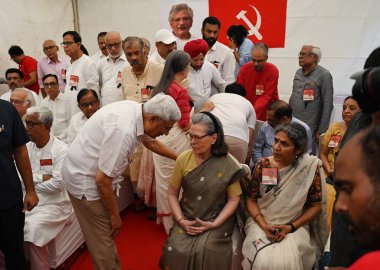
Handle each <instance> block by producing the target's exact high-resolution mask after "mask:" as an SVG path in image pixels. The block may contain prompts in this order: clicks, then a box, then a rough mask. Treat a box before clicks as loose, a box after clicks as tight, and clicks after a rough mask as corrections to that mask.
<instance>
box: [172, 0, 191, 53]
mask: <svg viewBox="0 0 380 270" xmlns="http://www.w3.org/2000/svg"><path fill="white" fill-rule="evenodd" d="M193 16H194V14H193V10H192V8H191V7H189V6H188V5H187V4H177V5H173V6H172V8H171V10H170V13H169V24H170V27H171V28H172V30H173V34H174V35H175V36H176V37H177V38H178V40H177V50H183V48H184V46H185V44H186V42H188V41H190V40H194V39H196V37H194V36H193V35H192V34H191V33H190V28H191V27H192V26H193Z"/></svg>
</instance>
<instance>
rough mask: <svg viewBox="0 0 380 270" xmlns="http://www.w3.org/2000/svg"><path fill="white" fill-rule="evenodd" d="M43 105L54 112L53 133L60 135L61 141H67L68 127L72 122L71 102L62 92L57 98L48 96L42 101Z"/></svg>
mask: <svg viewBox="0 0 380 270" xmlns="http://www.w3.org/2000/svg"><path fill="white" fill-rule="evenodd" d="M41 107H47V108H49V110H51V111H52V113H53V117H54V120H53V126H52V129H51V131H52V135H53V136H56V137H58V138H59V139H60V140H61V141H65V140H66V137H67V129H68V127H69V124H70V119H71V116H70V113H69V111H70V103H69V102H68V101H67V99H66V98H65V97H64V95H63V94H62V93H59V94H58V96H57V97H56V98H55V100H52V99H51V98H50V97H49V96H46V97H45V98H44V99H43V100H42V101H41Z"/></svg>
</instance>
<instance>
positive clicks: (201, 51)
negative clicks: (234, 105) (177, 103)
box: [184, 39, 227, 112]
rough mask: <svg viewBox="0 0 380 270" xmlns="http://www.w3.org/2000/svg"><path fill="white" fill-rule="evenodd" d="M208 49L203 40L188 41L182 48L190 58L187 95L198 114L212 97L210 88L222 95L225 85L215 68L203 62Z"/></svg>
mask: <svg viewBox="0 0 380 270" xmlns="http://www.w3.org/2000/svg"><path fill="white" fill-rule="evenodd" d="M208 49H209V47H208V44H207V42H206V41H204V40H203V39H196V40H192V41H189V42H188V43H186V45H185V48H184V51H185V52H187V53H188V54H189V55H190V57H191V60H190V72H189V75H188V77H187V78H188V79H189V83H190V87H189V94H190V97H191V99H192V100H193V102H194V111H195V112H199V111H200V110H201V109H202V107H203V105H204V103H205V102H206V101H207V100H208V98H209V97H210V96H212V94H213V91H212V90H211V89H212V87H215V89H216V91H215V92H218V93H223V92H224V89H225V88H226V85H227V84H226V81H225V80H223V79H222V76H221V75H220V73H219V71H218V70H217V69H216V67H215V66H214V65H213V64H211V63H210V62H208V61H205V56H206V54H207V52H208Z"/></svg>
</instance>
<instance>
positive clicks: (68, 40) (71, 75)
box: [61, 31, 99, 118]
mask: <svg viewBox="0 0 380 270" xmlns="http://www.w3.org/2000/svg"><path fill="white" fill-rule="evenodd" d="M61 45H62V46H63V49H64V51H65V53H66V55H68V56H69V57H70V63H69V64H68V67H67V70H66V80H67V84H66V88H65V96H66V98H67V99H68V102H70V111H69V114H70V118H71V117H72V116H73V115H74V114H76V113H77V112H79V108H78V105H77V95H78V92H79V90H81V89H83V88H90V89H94V90H95V91H98V90H99V75H98V70H97V67H96V64H95V63H94V61H93V60H92V59H91V57H89V56H88V55H86V54H84V53H83V51H82V50H81V45H82V38H81V36H80V35H79V34H78V33H77V32H75V31H67V32H65V33H63V42H62V43H61Z"/></svg>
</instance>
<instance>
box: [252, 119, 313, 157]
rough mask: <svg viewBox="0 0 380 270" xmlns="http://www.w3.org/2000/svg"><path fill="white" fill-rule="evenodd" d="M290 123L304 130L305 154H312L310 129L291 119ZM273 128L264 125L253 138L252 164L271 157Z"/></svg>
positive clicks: (299, 121)
mask: <svg viewBox="0 0 380 270" xmlns="http://www.w3.org/2000/svg"><path fill="white" fill-rule="evenodd" d="M291 123H297V124H300V125H301V126H303V127H304V128H305V129H306V133H307V153H309V154H311V152H312V139H313V136H312V133H311V130H310V127H309V126H308V125H306V124H305V123H304V122H302V121H301V120H299V119H297V118H295V117H292V121H291ZM274 136H275V133H274V128H273V127H272V126H270V125H269V124H267V123H264V124H263V126H262V127H261V129H260V131H259V133H258V135H257V138H254V140H255V143H254V145H253V154H252V160H253V163H256V162H257V161H259V160H261V159H262V158H263V157H270V156H272V155H273V142H274Z"/></svg>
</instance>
